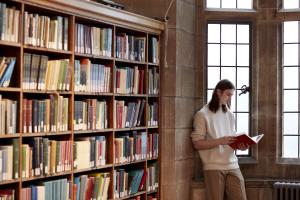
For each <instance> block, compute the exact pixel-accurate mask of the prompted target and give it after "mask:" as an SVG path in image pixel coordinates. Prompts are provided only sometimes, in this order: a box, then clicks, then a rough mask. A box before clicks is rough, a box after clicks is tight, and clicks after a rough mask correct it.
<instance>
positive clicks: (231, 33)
mask: <svg viewBox="0 0 300 200" xmlns="http://www.w3.org/2000/svg"><path fill="white" fill-rule="evenodd" d="M221 41H222V43H235V42H236V25H235V24H222V25H221Z"/></svg>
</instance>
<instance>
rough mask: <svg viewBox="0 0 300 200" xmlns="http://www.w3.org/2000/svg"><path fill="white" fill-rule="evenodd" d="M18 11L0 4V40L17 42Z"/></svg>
mask: <svg viewBox="0 0 300 200" xmlns="http://www.w3.org/2000/svg"><path fill="white" fill-rule="evenodd" d="M19 24H20V11H19V10H17V9H16V8H15V7H12V8H9V7H8V6H7V4H6V3H2V2H1V3H0V38H1V40H6V41H10V42H18V41H19Z"/></svg>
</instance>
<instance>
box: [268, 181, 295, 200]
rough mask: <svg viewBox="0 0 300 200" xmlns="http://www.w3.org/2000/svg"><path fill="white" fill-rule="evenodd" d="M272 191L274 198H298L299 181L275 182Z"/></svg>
mask: <svg viewBox="0 0 300 200" xmlns="http://www.w3.org/2000/svg"><path fill="white" fill-rule="evenodd" d="M274 192H275V196H276V200H299V199H300V182H276V183H274Z"/></svg>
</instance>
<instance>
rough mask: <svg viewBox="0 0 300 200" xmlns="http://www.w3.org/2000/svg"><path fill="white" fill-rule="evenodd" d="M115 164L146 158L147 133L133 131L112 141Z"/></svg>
mask: <svg viewBox="0 0 300 200" xmlns="http://www.w3.org/2000/svg"><path fill="white" fill-rule="evenodd" d="M114 145H115V148H114V156H115V163H125V162H131V161H136V160H142V159H146V158H147V133H146V132H140V133H138V132H137V131H133V132H132V134H129V133H124V134H122V135H118V136H116V138H115V139H114Z"/></svg>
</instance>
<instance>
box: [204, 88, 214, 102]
mask: <svg viewBox="0 0 300 200" xmlns="http://www.w3.org/2000/svg"><path fill="white" fill-rule="evenodd" d="M212 93H213V90H207V100H206V102H207V103H208V102H209V101H210V100H211V97H212Z"/></svg>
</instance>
